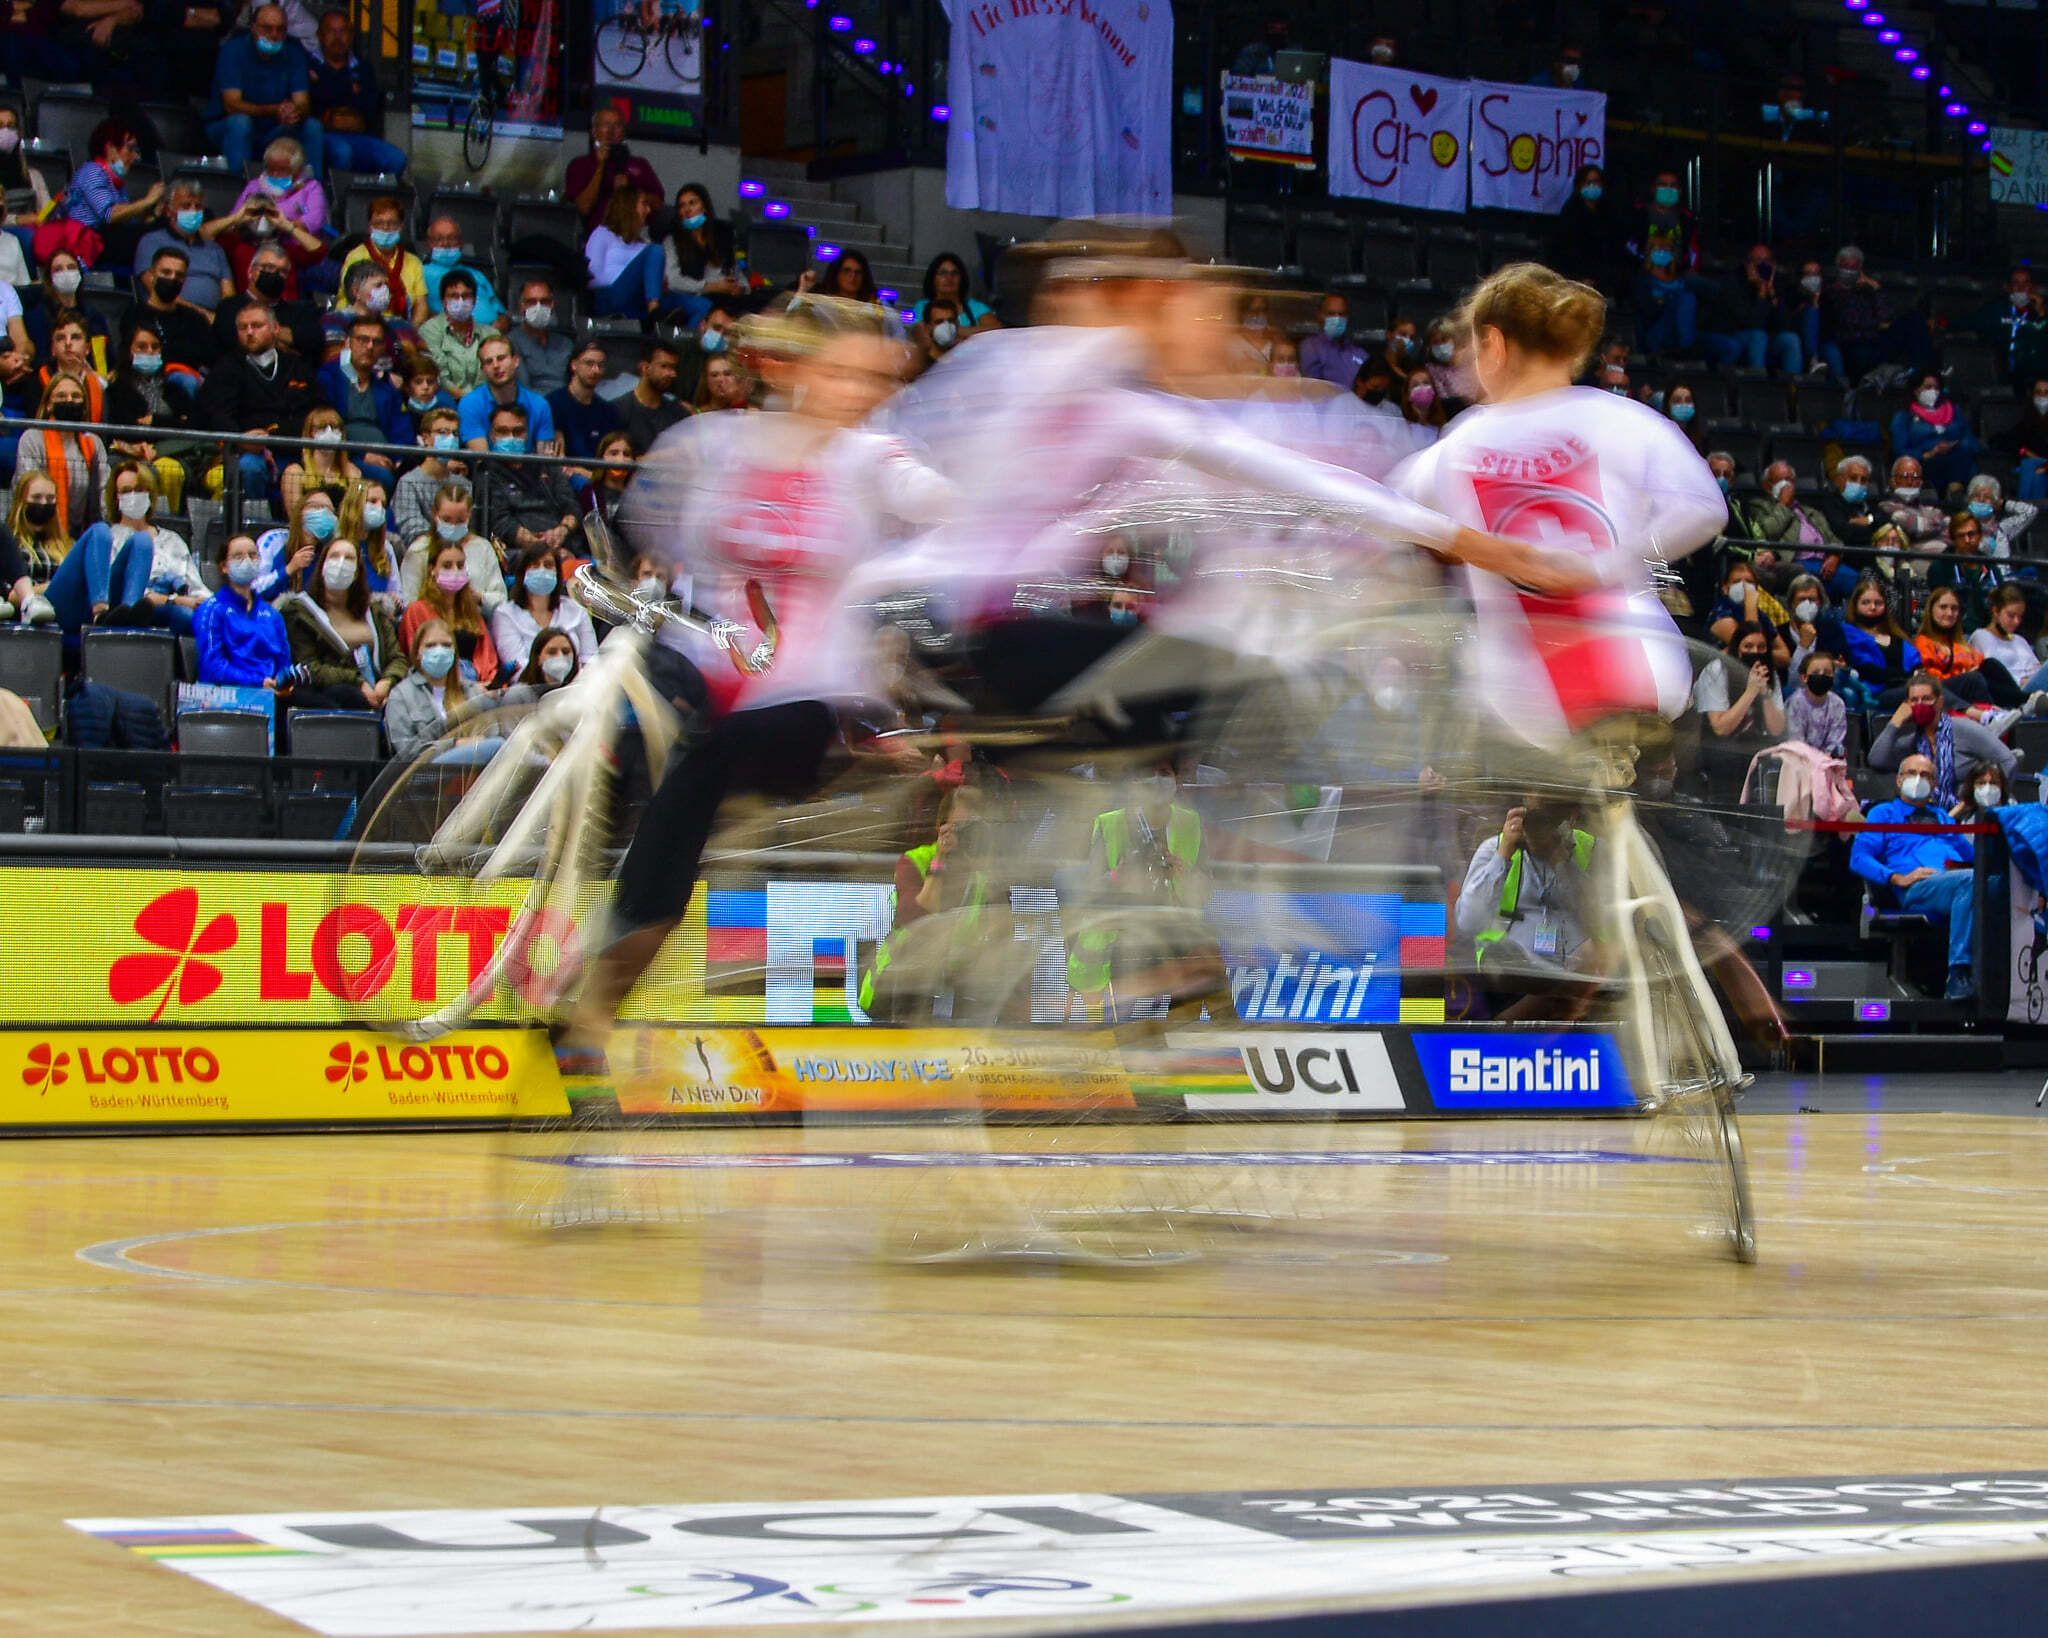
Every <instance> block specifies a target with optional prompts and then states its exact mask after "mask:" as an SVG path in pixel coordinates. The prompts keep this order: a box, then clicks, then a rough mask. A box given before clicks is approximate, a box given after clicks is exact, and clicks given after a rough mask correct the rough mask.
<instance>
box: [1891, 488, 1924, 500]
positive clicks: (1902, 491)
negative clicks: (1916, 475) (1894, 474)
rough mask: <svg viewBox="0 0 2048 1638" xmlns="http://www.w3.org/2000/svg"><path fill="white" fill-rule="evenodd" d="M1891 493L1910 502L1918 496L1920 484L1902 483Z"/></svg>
mask: <svg viewBox="0 0 2048 1638" xmlns="http://www.w3.org/2000/svg"><path fill="white" fill-rule="evenodd" d="M1892 493H1893V494H1894V495H1896V496H1898V497H1899V499H1900V500H1902V501H1905V502H1907V503H1908V504H1910V503H1912V502H1913V501H1916V500H1918V499H1919V498H1920V486H1919V485H1918V484H1917V483H1902V484H1900V485H1899V487H1898V488H1896V489H1894V490H1893V491H1892Z"/></svg>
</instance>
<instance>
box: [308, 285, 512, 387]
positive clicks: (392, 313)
mask: <svg viewBox="0 0 2048 1638" xmlns="http://www.w3.org/2000/svg"><path fill="white" fill-rule="evenodd" d="M392 288H393V287H392V285H391V282H390V280H389V279H388V278H387V277H386V275H385V273H384V270H383V269H382V268H380V267H377V266H375V265H374V264H372V263H370V262H367V261H361V262H357V263H356V264H355V265H354V266H352V267H350V268H349V269H348V271H347V272H346V273H344V274H343V275H342V279H341V289H342V299H341V301H340V303H339V304H338V305H337V306H335V307H334V308H333V309H331V310H330V311H328V312H326V313H323V314H321V315H320V338H321V346H322V348H323V349H324V356H328V357H332V356H333V355H334V354H335V353H337V352H340V351H343V350H344V349H346V348H347V346H348V330H349V326H350V325H351V324H353V323H354V322H355V321H356V320H357V319H362V318H373V319H376V320H377V321H378V322H379V323H380V324H382V325H383V326H384V349H383V352H382V353H381V354H380V355H379V357H378V359H377V367H378V368H379V369H381V370H391V369H395V368H397V366H398V362H399V360H400V359H401V358H403V357H404V356H405V355H406V354H407V353H409V352H425V351H426V344H425V343H424V342H423V341H422V340H421V339H420V332H419V331H418V330H417V329H416V328H415V327H414V325H413V322H412V320H411V319H410V318H408V317H407V316H406V313H405V310H404V304H403V302H402V301H398V300H397V299H396V298H394V297H393V295H392ZM443 316H444V317H445V316H446V315H445V314H444V315H443ZM483 333H484V334H485V335H486V336H495V335H497V332H496V331H495V330H485V331H484V332H483ZM427 356H428V357H430V358H431V357H432V356H433V355H432V354H431V353H429V354H428V355H427Z"/></svg>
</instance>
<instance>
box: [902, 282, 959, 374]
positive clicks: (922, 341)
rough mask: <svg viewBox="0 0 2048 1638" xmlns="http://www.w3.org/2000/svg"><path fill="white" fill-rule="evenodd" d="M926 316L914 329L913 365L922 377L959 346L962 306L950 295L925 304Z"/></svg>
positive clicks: (912, 344)
mask: <svg viewBox="0 0 2048 1638" xmlns="http://www.w3.org/2000/svg"><path fill="white" fill-rule="evenodd" d="M923 306H924V316H923V317H922V318H920V319H919V320H918V321H917V323H916V324H914V325H913V326H911V331H910V345H911V350H912V354H913V360H912V362H913V364H914V366H915V368H916V370H917V372H918V373H919V374H920V375H921V374H923V373H924V372H925V371H926V370H928V369H930V368H931V367H932V366H933V365H934V364H937V363H939V362H941V361H942V360H943V359H944V358H945V357H946V355H947V354H948V353H950V352H952V350H953V349H954V348H955V347H957V346H959V345H960V336H961V329H960V304H959V303H958V302H956V301H954V300H953V299H952V298H951V297H950V296H934V297H933V298H932V299H931V300H930V301H928V302H925V303H924V304H923Z"/></svg>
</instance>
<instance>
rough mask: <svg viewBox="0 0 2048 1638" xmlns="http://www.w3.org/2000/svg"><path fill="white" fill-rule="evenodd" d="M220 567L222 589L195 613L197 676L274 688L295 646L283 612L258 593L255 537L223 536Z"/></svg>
mask: <svg viewBox="0 0 2048 1638" xmlns="http://www.w3.org/2000/svg"><path fill="white" fill-rule="evenodd" d="M220 569H221V575H220V588H219V589H218V590H217V591H216V592H214V594H213V595H212V596H211V597H209V598H208V599H207V600H206V601H205V602H204V603H202V604H200V605H199V607H198V609H197V610H195V611H194V613H193V616H192V639H193V642H194V643H195V645H196V646H197V647H198V650H199V680H200V681H201V682H205V683H229V684H233V685H234V686H236V687H239V688H273V689H274V688H276V687H277V686H278V685H279V683H280V682H282V681H283V680H284V678H285V676H286V673H287V672H289V671H290V669H291V663H292V645H291V639H290V638H289V637H287V636H286V635H285V629H284V616H283V615H281V614H279V613H278V612H277V610H276V609H274V608H272V607H271V606H270V604H269V603H267V602H265V601H264V600H263V599H262V598H261V597H259V596H257V595H256V591H255V585H256V579H257V576H258V575H259V574H261V573H262V565H261V556H260V554H259V553H258V551H257V549H256V542H255V540H254V538H253V537H251V536H249V535H246V534H243V535H230V536H228V538H227V539H225V540H223V541H222V542H221V546H220Z"/></svg>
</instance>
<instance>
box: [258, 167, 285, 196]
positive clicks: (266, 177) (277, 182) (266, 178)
mask: <svg viewBox="0 0 2048 1638" xmlns="http://www.w3.org/2000/svg"><path fill="white" fill-rule="evenodd" d="M263 185H264V186H265V187H266V188H268V189H269V190H270V191H271V192H272V193H290V192H291V191H292V178H291V177H289V176H272V175H271V174H270V173H269V172H268V171H265V172H264V173H263Z"/></svg>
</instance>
